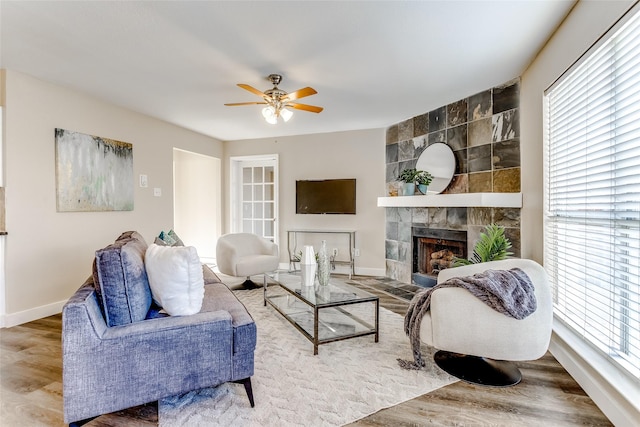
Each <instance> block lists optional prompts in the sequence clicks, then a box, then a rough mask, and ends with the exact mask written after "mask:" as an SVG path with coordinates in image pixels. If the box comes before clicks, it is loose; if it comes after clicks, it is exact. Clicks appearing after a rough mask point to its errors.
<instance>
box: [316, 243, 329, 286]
mask: <svg viewBox="0 0 640 427" xmlns="http://www.w3.org/2000/svg"><path fill="white" fill-rule="evenodd" d="M330 274H331V265H330V263H329V255H328V254H327V241H326V240H323V241H322V245H321V246H320V250H319V251H318V283H319V284H320V286H326V285H328V284H329V276H330Z"/></svg>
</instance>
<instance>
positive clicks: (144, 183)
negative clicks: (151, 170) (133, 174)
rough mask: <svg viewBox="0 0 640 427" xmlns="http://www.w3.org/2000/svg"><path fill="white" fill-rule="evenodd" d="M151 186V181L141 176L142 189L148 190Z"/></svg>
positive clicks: (145, 176)
mask: <svg viewBox="0 0 640 427" xmlns="http://www.w3.org/2000/svg"><path fill="white" fill-rule="evenodd" d="M148 185H149V181H148V179H147V175H140V187H142V188H147V186H148Z"/></svg>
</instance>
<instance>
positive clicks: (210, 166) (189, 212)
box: [173, 148, 222, 262]
mask: <svg viewBox="0 0 640 427" xmlns="http://www.w3.org/2000/svg"><path fill="white" fill-rule="evenodd" d="M221 182H222V174H221V161H220V159H218V158H216V157H211V156H206V155H204V154H198V153H192V152H190V151H185V150H180V149H177V148H174V149H173V195H174V199H173V228H174V230H175V231H176V233H177V234H178V235H179V236H180V238H181V239H182V240H183V241H184V242H187V244H188V245H189V246H195V248H196V249H197V251H198V255H199V256H200V259H201V260H203V262H214V260H215V256H216V242H217V241H218V237H220V233H221V230H222V211H221V209H220V206H222V196H221V193H222V184H221Z"/></svg>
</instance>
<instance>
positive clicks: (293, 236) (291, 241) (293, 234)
mask: <svg viewBox="0 0 640 427" xmlns="http://www.w3.org/2000/svg"><path fill="white" fill-rule="evenodd" d="M298 234H342V235H344V236H346V237H348V238H349V260H348V261H338V260H336V259H335V257H334V256H333V254H330V260H331V269H332V270H333V269H335V266H336V264H345V265H348V266H349V268H350V269H349V279H351V276H352V275H355V274H356V270H355V260H354V251H355V248H356V232H355V230H287V251H288V252H289V270H291V271H294V270H295V263H296V262H298V261H299V260H296V259H295V254H296V252H297V251H298Z"/></svg>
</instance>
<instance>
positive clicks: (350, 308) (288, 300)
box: [265, 285, 380, 355]
mask: <svg viewBox="0 0 640 427" xmlns="http://www.w3.org/2000/svg"><path fill="white" fill-rule="evenodd" d="M274 286H275V285H270V287H274ZM347 286H348V285H347ZM278 287H279V288H280V289H281V290H283V291H286V292H280V293H278V294H276V295H268V293H267V292H266V290H265V305H266V304H267V303H268V304H269V305H270V306H272V307H273V308H274V309H275V310H276V311H277V312H278V313H280V314H281V315H282V316H283V317H284V318H285V319H287V321H289V323H291V324H292V325H293V326H294V327H295V328H296V329H297V330H298V331H300V333H302V335H303V336H304V337H306V338H307V339H308V340H309V341H311V342H312V343H313V354H314V355H317V354H318V346H320V345H322V344H327V343H330V342H335V341H340V340H346V339H350V338H355V337H361V336H366V335H374V336H375V342H378V339H379V324H378V323H379V319H378V316H379V311H380V301H379V299H378V297H376V296H374V295H371V296H370V297H362V296H360V297H358V298H356V299H348V298H345V299H343V300H339V301H334V302H322V301H317V302H316V303H313V300H316V299H315V298H305V296H303V295H302V293H303V292H302V290H301V289H297V290H296V289H291V288H289V287H287V286H282V285H279V286H278ZM316 289H317V286H316ZM345 295H346V294H345ZM310 299H311V300H312V301H309V300H310ZM338 299H340V298H338ZM327 300H330V298H327ZM367 305H373V306H374V310H373V313H371V310H370V309H368V307H367ZM367 312H368V313H367ZM367 314H368V316H365V315H367ZM365 317H367V318H366V319H364V318H365Z"/></svg>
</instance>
